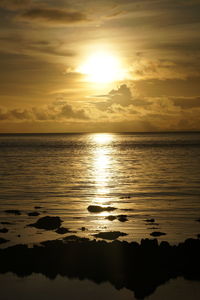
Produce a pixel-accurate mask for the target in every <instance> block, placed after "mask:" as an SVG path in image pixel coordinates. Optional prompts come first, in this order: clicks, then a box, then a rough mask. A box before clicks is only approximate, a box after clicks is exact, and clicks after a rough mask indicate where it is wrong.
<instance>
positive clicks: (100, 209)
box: [87, 205, 116, 213]
mask: <svg viewBox="0 0 200 300" xmlns="http://www.w3.org/2000/svg"><path fill="white" fill-rule="evenodd" d="M87 209H88V211H89V212H92V213H100V212H103V211H113V210H115V209H116V208H115V207H111V206H99V205H89V206H88V208H87Z"/></svg>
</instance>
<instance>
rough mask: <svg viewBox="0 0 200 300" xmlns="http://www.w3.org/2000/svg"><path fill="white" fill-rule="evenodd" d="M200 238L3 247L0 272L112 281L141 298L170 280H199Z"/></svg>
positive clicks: (76, 239)
mask: <svg viewBox="0 0 200 300" xmlns="http://www.w3.org/2000/svg"><path fill="white" fill-rule="evenodd" d="M199 253H200V240H198V239H196V240H195V239H188V240H186V241H185V242H184V243H181V244H179V245H178V246H171V245H170V244H169V243H168V242H161V243H160V245H158V241H157V240H156V239H154V240H149V239H145V240H142V241H141V244H140V245H139V244H138V243H136V242H132V243H128V242H119V241H114V242H112V243H106V242H105V241H99V242H97V241H89V240H88V239H86V238H80V237H76V236H71V239H70V238H69V239H67V238H65V239H64V241H62V240H55V241H47V242H43V243H42V245H41V246H34V247H33V248H28V246H26V245H17V246H13V247H9V248H7V249H1V250H0V266H1V269H0V272H1V273H5V272H8V271H12V272H14V273H16V274H17V275H18V276H26V275H30V274H31V273H33V272H35V273H42V274H44V275H46V276H47V277H48V278H52V279H53V278H55V277H56V276H57V275H58V274H60V275H62V276H67V277H69V278H71V277H73V278H75V277H77V278H81V279H90V280H93V281H95V282H97V283H100V282H104V281H109V282H110V283H112V284H113V285H114V286H115V287H116V288H118V289H120V288H123V287H125V288H128V289H130V290H132V291H134V292H135V296H136V298H138V299H143V298H144V297H146V296H148V295H150V294H151V293H153V292H154V291H155V289H156V287H158V286H159V285H160V284H163V283H165V282H166V281H168V280H169V279H170V278H175V277H177V276H184V277H185V278H187V279H195V280H199V279H200V259H199Z"/></svg>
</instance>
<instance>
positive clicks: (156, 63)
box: [131, 53, 200, 80]
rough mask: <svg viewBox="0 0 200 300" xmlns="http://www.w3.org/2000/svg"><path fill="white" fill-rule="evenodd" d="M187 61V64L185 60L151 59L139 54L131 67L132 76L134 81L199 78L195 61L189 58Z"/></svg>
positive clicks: (199, 73)
mask: <svg viewBox="0 0 200 300" xmlns="http://www.w3.org/2000/svg"><path fill="white" fill-rule="evenodd" d="M182 54H183V53H182ZM187 61H188V63H187V64H186V63H185V60H182V61H181V60H180V59H176V60H169V59H168V60H167V59H149V58H146V57H144V55H143V54H142V53H139V54H138V55H137V58H136V60H135V62H134V64H133V65H132V67H131V75H132V78H133V79H134V80H151V79H157V80H172V79H181V80H186V79H188V78H193V77H199V76H200V71H199V70H198V68H197V67H196V63H195V62H194V61H193V59H192V60H191V59H190V58H188V59H187Z"/></svg>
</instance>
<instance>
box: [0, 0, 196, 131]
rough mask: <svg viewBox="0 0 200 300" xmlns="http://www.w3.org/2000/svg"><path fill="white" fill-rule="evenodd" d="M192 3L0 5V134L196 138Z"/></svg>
mask: <svg viewBox="0 0 200 300" xmlns="http://www.w3.org/2000/svg"><path fill="white" fill-rule="evenodd" d="M199 11H200V0H123V1H122V0H96V1H95V0H70V1H69V0H41V1H38V0H0V132H1V133H28V132H30V133H32V132H140V131H145V132H146V131H185V130H191V131H193V130H200V39H199V32H200V19H199Z"/></svg>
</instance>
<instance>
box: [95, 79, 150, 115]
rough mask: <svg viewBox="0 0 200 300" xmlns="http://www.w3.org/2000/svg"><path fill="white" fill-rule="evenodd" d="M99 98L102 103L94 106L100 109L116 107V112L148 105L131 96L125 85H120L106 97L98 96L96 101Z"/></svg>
mask: <svg viewBox="0 0 200 300" xmlns="http://www.w3.org/2000/svg"><path fill="white" fill-rule="evenodd" d="M98 98H100V99H102V100H103V101H97V102H96V103H95V105H96V106H97V107H98V108H99V109H101V110H105V109H109V110H110V108H111V107H115V109H116V107H118V110H120V109H121V110H123V111H124V108H126V107H129V110H130V106H135V107H136V106H145V105H149V102H148V101H146V100H145V99H141V98H140V97H137V96H136V95H135V96H133V95H132V91H131V89H130V88H129V87H128V86H127V85H126V84H122V85H120V87H119V88H117V89H113V90H111V91H110V92H109V93H108V94H107V95H98V96H97V99H98Z"/></svg>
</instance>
